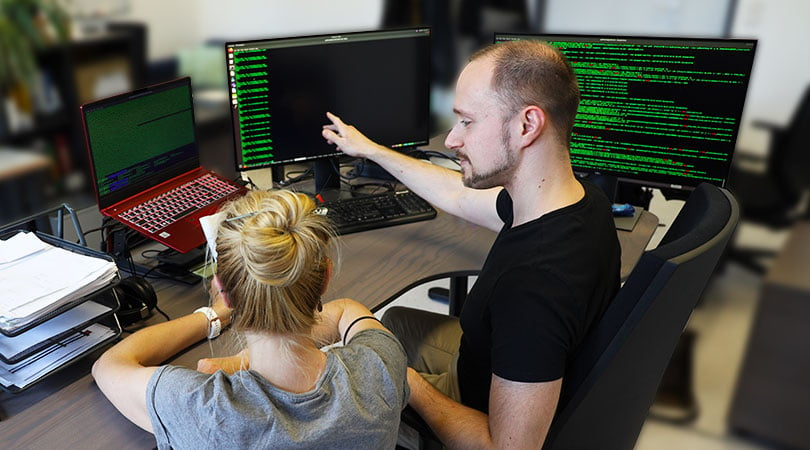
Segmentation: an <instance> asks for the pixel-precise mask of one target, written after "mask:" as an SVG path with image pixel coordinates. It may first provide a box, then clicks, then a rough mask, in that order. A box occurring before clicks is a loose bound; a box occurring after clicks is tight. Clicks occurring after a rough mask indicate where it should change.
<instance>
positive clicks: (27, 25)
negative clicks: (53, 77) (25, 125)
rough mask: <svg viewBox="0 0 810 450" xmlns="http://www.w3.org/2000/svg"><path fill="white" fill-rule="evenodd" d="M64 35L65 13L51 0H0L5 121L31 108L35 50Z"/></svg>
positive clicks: (1, 94)
mask: <svg viewBox="0 0 810 450" xmlns="http://www.w3.org/2000/svg"><path fill="white" fill-rule="evenodd" d="M68 35H69V30H68V16H67V14H66V13H65V12H64V10H63V9H62V8H61V6H59V5H58V4H57V3H56V2H55V1H53V0H0V100H2V109H3V110H5V113H6V116H7V121H8V122H12V121H13V120H16V119H14V118H13V117H12V116H14V115H18V114H19V113H20V112H22V113H23V114H26V113H29V114H30V113H31V111H32V109H33V108H32V98H31V97H32V94H31V93H32V92H33V90H34V89H35V84H36V82H37V81H36V80H37V77H38V69H37V58H36V51H37V50H38V49H41V48H44V47H45V46H47V45H52V44H55V43H59V42H64V41H66V40H67V39H68ZM23 122H25V121H23ZM8 125H9V128H15V125H14V124H12V123H9V124H8Z"/></svg>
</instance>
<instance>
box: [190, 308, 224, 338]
mask: <svg viewBox="0 0 810 450" xmlns="http://www.w3.org/2000/svg"><path fill="white" fill-rule="evenodd" d="M194 312H195V313H203V314H205V317H206V318H207V319H208V339H214V338H215V337H217V336H219V332H220V331H222V322H220V320H219V316H217V312H216V311H214V308H211V307H209V306H203V307H202V308H198V309H196V310H194Z"/></svg>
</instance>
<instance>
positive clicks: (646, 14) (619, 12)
mask: <svg viewBox="0 0 810 450" xmlns="http://www.w3.org/2000/svg"><path fill="white" fill-rule="evenodd" d="M729 1H730V0H621V1H605V0H547V6H546V14H545V17H544V18H543V27H544V31H547V32H568V33H613V34H630V35H642V36H643V35H649V36H659V35H668V36H693V37H695V36H720V35H721V34H722V32H723V28H724V27H725V22H726V16H727V15H728V14H727V11H728V8H729Z"/></svg>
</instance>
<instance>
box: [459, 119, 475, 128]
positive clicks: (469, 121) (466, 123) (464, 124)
mask: <svg viewBox="0 0 810 450" xmlns="http://www.w3.org/2000/svg"><path fill="white" fill-rule="evenodd" d="M458 123H460V124H461V126H463V127H466V126H468V125H469V124H470V123H472V121H471V120H459V121H458Z"/></svg>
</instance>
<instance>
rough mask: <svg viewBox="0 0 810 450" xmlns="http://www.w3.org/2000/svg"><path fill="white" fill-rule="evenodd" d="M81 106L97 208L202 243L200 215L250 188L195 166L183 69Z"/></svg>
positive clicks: (176, 240)
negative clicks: (159, 80)
mask: <svg viewBox="0 0 810 450" xmlns="http://www.w3.org/2000/svg"><path fill="white" fill-rule="evenodd" d="M80 109H81V115H82V122H83V126H84V133H85V139H86V142H87V152H88V154H89V157H90V167H91V176H92V180H93V187H94V188H95V192H96V200H97V201H98V207H99V211H101V214H102V215H104V216H108V217H111V218H113V219H115V220H117V221H119V222H121V223H122V224H124V225H126V226H128V227H130V228H132V229H134V230H136V231H138V232H139V233H141V234H143V235H144V236H146V237H148V238H151V239H153V240H155V241H157V242H160V243H162V244H164V245H166V246H168V247H170V248H173V249H175V250H177V251H179V252H181V253H186V252H188V251H189V250H192V249H194V248H195V247H199V246H201V245H202V244H203V243H205V236H204V235H203V231H202V228H201V226H200V221H199V218H200V217H203V216H207V215H210V214H213V213H215V212H216V210H217V209H218V208H219V206H220V205H221V204H222V203H223V202H225V201H228V200H231V199H233V198H236V197H238V196H241V195H243V194H244V193H245V192H246V191H247V189H246V188H245V187H244V186H241V185H240V184H238V183H235V182H233V181H230V180H227V179H225V178H224V177H221V176H219V175H217V174H216V173H214V172H213V171H210V170H206V169H204V168H203V167H201V166H200V155H199V148H198V146H197V135H196V130H195V126H194V108H193V103H192V94H191V80H190V79H189V78H188V77H185V78H179V79H176V80H173V81H168V82H165V83H160V84H156V85H154V86H149V87H146V88H143V89H139V90H136V91H133V92H128V93H125V94H120V95H116V96H114V97H110V98H105V99H102V100H97V101H93V102H90V103H87V104H84V105H82V106H81V108H80ZM180 191H182V194H181V195H180V194H178V192H180Z"/></svg>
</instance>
